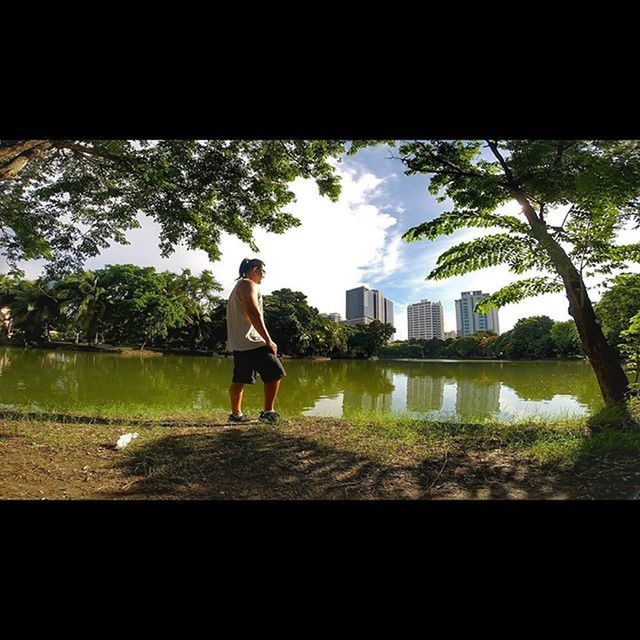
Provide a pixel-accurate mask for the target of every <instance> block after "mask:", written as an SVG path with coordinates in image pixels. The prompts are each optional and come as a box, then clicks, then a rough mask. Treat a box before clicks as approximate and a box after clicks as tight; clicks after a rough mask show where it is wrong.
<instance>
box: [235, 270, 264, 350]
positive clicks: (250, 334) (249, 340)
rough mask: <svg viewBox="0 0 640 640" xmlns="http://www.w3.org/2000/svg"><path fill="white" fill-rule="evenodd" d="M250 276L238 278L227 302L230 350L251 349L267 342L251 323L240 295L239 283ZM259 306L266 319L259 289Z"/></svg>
mask: <svg viewBox="0 0 640 640" xmlns="http://www.w3.org/2000/svg"><path fill="white" fill-rule="evenodd" d="M243 280H248V278H242V279H241V280H238V282H237V283H236V286H235V287H233V291H232V292H231V293H230V294H229V301H228V302H227V349H228V350H229V351H249V350H250V349H257V348H258V347H263V346H265V345H266V344H267V343H266V342H265V340H264V339H263V338H262V336H261V335H260V334H259V333H258V332H257V331H256V329H255V327H254V326H253V325H252V324H251V320H250V319H249V316H248V315H247V313H246V311H245V310H244V305H243V304H242V300H240V297H239V296H238V285H239V284H240V283H241V282H242V281H243ZM258 308H259V309H260V315H261V316H262V318H263V321H264V315H263V310H262V295H261V294H260V292H259V291H258Z"/></svg>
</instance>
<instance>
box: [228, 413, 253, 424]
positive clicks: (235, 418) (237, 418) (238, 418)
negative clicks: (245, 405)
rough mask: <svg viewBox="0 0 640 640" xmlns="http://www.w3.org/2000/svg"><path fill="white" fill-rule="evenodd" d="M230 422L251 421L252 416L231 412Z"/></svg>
mask: <svg viewBox="0 0 640 640" xmlns="http://www.w3.org/2000/svg"><path fill="white" fill-rule="evenodd" d="M228 420H229V422H251V418H250V417H249V416H246V415H245V414H244V413H241V414H240V415H239V416H237V415H236V414H235V413H231V414H229V418H228Z"/></svg>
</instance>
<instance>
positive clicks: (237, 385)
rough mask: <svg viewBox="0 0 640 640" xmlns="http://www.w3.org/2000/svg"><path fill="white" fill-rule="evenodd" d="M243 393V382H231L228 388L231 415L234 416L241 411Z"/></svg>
mask: <svg viewBox="0 0 640 640" xmlns="http://www.w3.org/2000/svg"><path fill="white" fill-rule="evenodd" d="M243 391H244V382H232V383H231V386H230V387H229V396H230V397H231V413H235V414H236V415H237V414H239V413H240V412H241V411H242V393H243Z"/></svg>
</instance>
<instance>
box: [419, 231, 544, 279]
mask: <svg viewBox="0 0 640 640" xmlns="http://www.w3.org/2000/svg"><path fill="white" fill-rule="evenodd" d="M532 243H533V240H532V239H530V238H523V237H521V236H511V235H509V234H506V233H496V234H493V235H489V236H483V237H482V238H476V239H475V240H471V241H470V242H461V243H459V244H457V245H455V246H453V247H451V248H450V249H448V250H447V251H445V252H444V253H442V254H441V255H440V257H439V258H438V262H437V264H438V266H437V267H436V268H435V269H434V270H433V271H432V272H431V273H430V274H429V275H428V276H427V277H428V278H429V279H434V280H442V279H444V278H450V277H452V276H459V275H463V274H465V273H468V272H469V271H477V270H478V269H485V268H486V267H493V266H496V265H499V264H505V263H506V264H508V265H509V268H510V269H511V270H512V271H514V272H515V273H523V272H524V271H526V270H527V269H533V268H547V267H548V264H547V262H546V260H545V257H544V256H543V255H542V254H540V253H536V252H535V251H534V250H533V247H532Z"/></svg>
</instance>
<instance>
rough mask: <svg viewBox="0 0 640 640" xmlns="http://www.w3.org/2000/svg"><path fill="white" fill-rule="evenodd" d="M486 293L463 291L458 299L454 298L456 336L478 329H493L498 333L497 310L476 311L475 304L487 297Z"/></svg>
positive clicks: (471, 333) (468, 334) (475, 331)
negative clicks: (487, 311)
mask: <svg viewBox="0 0 640 640" xmlns="http://www.w3.org/2000/svg"><path fill="white" fill-rule="evenodd" d="M488 297H489V294H488V293H482V291H463V292H462V293H461V298H460V300H456V328H457V331H458V336H470V335H473V334H474V333H478V332H479V331H493V332H494V333H497V334H500V325H499V322H498V310H497V309H492V310H491V311H489V313H486V314H485V313H476V312H475V311H474V309H475V306H476V304H478V302H480V300H484V299H485V298H488Z"/></svg>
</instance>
